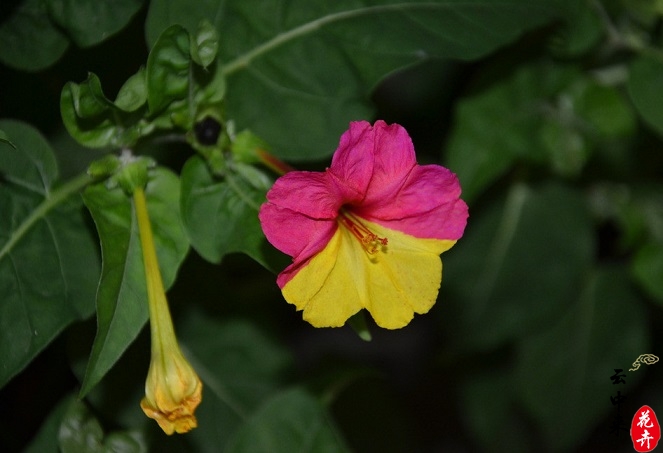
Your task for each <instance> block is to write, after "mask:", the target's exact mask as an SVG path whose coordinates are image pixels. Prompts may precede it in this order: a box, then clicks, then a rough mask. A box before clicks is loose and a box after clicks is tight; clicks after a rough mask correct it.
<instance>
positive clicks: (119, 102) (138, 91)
mask: <svg viewBox="0 0 663 453" xmlns="http://www.w3.org/2000/svg"><path fill="white" fill-rule="evenodd" d="M146 102H147V82H146V81H145V69H144V68H140V69H139V70H138V72H137V73H135V74H134V75H132V76H131V77H129V78H128V79H127V81H126V82H124V85H122V87H121V88H120V91H118V93H117V98H116V99H115V105H116V106H117V107H119V108H120V109H121V110H124V111H125V112H134V111H136V110H138V109H139V108H141V107H142V106H143V105H145V103H146Z"/></svg>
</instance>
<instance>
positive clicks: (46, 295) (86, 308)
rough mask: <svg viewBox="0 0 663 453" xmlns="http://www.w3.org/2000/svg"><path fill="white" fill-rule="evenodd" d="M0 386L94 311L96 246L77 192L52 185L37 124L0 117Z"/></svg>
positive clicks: (80, 183)
mask: <svg viewBox="0 0 663 453" xmlns="http://www.w3.org/2000/svg"><path fill="white" fill-rule="evenodd" d="M0 128H1V129H2V130H4V131H5V132H6V134H7V136H8V137H9V138H10V139H11V142H12V143H14V144H15V146H16V148H14V147H12V146H11V145H9V144H8V143H6V142H0V187H1V190H0V212H2V215H1V216H0V232H2V233H0V293H1V294H3V295H4V296H3V297H2V299H1V300H0V357H2V364H0V387H2V386H3V385H4V384H6V383H7V382H8V381H9V379H11V377H12V376H14V375H15V374H16V373H18V372H19V371H20V370H21V369H23V367H25V366H26V365H27V364H28V363H29V362H30V360H32V359H33V358H34V357H35V356H36V355H37V354H38V353H39V352H40V351H41V350H42V349H43V348H44V347H45V346H46V345H48V344H49V343H50V342H51V341H52V340H53V339H54V338H55V337H56V335H57V334H59V333H60V332H61V331H62V330H63V329H64V328H65V327H67V326H68V325H69V324H71V323H72V322H74V321H76V320H79V319H84V318H87V317H88V316H90V315H91V314H92V313H93V311H94V303H93V301H94V294H95V285H94V281H95V280H97V279H98V276H99V258H98V252H97V247H96V244H95V241H94V239H93V236H92V234H90V231H89V229H88V228H87V226H86V217H85V215H84V212H83V209H82V204H81V202H80V199H79V198H78V197H75V196H73V195H75V194H77V193H78V192H79V191H80V190H82V189H83V187H84V186H85V184H87V183H89V181H90V179H89V177H87V176H86V175H82V176H80V177H78V178H76V179H73V180H71V181H69V182H67V183H66V184H64V185H61V186H57V185H54V182H55V181H56V179H57V166H56V163H55V158H54V156H53V153H52V150H51V149H50V147H49V145H48V143H47V142H46V140H45V139H44V138H43V137H42V136H41V135H40V134H39V132H38V131H37V130H35V129H34V128H32V127H31V126H28V125H27V124H24V123H21V122H17V121H7V120H5V121H0Z"/></svg>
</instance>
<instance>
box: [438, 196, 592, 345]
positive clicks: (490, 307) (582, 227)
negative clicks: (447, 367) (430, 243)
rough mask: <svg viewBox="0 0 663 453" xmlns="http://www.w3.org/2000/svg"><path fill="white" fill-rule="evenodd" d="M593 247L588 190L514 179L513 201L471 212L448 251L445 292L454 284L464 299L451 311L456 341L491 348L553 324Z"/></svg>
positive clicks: (457, 296)
mask: <svg viewBox="0 0 663 453" xmlns="http://www.w3.org/2000/svg"><path fill="white" fill-rule="evenodd" d="M593 252H594V236H593V225H592V222H591V220H590V218H589V214H588V211H587V208H586V206H585V205H584V203H583V201H582V196H581V193H579V192H578V191H575V190H571V189H568V188H565V187H564V186H561V185H557V184H549V185H544V186H541V187H537V188H530V187H527V186H524V185H515V186H513V187H512V188H511V189H510V191H509V193H508V195H507V197H506V201H504V202H498V203H494V204H492V205H490V206H488V207H487V209H486V210H484V211H480V212H477V213H476V215H475V216H474V217H472V221H471V222H470V223H469V224H468V227H467V229H466V231H465V235H464V236H463V238H462V239H461V240H460V241H458V244H456V246H455V247H454V248H453V249H452V250H451V251H450V252H449V253H448V256H447V255H445V258H444V269H445V270H444V272H445V275H444V283H443V285H442V290H441V293H442V297H444V294H445V293H446V292H447V291H449V293H450V294H454V295H455V297H454V298H453V300H458V301H462V303H461V304H457V306H455V307H452V308H450V309H451V310H455V311H456V313H453V315H450V316H448V317H445V319H448V320H449V321H447V322H453V323H454V326H450V327H449V328H450V329H452V330H453V331H457V332H462V334H460V335H456V336H455V338H454V341H455V342H457V343H458V344H459V347H461V348H469V349H479V350H487V349H491V348H497V347H499V346H500V345H502V344H504V343H505V342H507V341H509V340H512V339H514V338H519V337H521V336H522V335H525V334H528V333H532V332H536V331H537V330H538V329H540V328H541V327H542V326H545V325H548V324H549V323H550V322H552V320H554V319H556V318H557V317H559V316H561V315H562V314H563V313H564V312H565V310H566V309H567V308H568V306H569V304H571V303H572V301H573V299H574V297H575V295H576V294H577V291H578V286H579V285H580V283H581V281H582V278H583V275H584V273H585V272H587V270H588V269H589V266H590V265H591V263H592V260H593ZM533 269H534V270H536V272H533V271H532V270H533ZM523 282H527V284H523ZM451 320H453V321H451Z"/></svg>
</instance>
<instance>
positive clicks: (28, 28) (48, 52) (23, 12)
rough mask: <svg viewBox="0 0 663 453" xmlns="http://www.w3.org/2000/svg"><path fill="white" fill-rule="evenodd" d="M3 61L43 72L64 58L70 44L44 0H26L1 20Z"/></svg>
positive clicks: (0, 34) (25, 69)
mask: <svg viewBox="0 0 663 453" xmlns="http://www.w3.org/2000/svg"><path fill="white" fill-rule="evenodd" d="M0 43H2V45H0V61H2V62H3V63H5V64H6V65H8V66H12V67H14V68H16V69H20V70H23V71H39V70H41V69H44V68H46V67H48V66H50V65H52V64H53V63H55V62H56V61H58V60H59V59H60V57H61V56H62V55H63V54H64V52H65V50H67V47H68V45H69V40H68V39H67V37H66V36H65V35H64V34H63V33H62V31H61V30H60V29H59V28H58V27H57V26H56V25H55V24H54V23H52V22H51V18H50V17H49V15H48V6H47V4H46V3H45V2H44V1H42V0H23V1H22V2H21V3H20V4H19V5H18V6H17V8H16V9H15V10H14V11H13V13H12V15H11V16H9V17H8V18H6V19H5V20H3V21H2V22H0Z"/></svg>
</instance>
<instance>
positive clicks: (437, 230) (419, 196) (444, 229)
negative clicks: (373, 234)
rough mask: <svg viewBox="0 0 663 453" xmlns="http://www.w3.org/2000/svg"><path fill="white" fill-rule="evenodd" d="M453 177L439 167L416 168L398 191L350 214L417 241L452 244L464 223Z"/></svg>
mask: <svg viewBox="0 0 663 453" xmlns="http://www.w3.org/2000/svg"><path fill="white" fill-rule="evenodd" d="M459 197H460V183H459V182H458V178H457V177H456V175H455V174H453V173H452V172H451V171H449V170H448V169H446V168H444V167H441V166H439V165H424V166H416V167H414V168H413V169H412V171H411V172H410V173H409V175H408V177H407V179H406V180H405V181H404V184H403V185H402V186H401V187H400V188H398V190H396V191H394V192H393V193H391V194H389V195H388V196H385V197H384V198H381V199H376V200H375V201H374V202H373V203H366V204H363V205H362V206H359V207H355V208H353V210H352V211H353V212H354V213H356V214H357V215H360V216H362V217H364V218H366V219H368V220H372V221H374V222H376V223H379V224H380V225H384V226H385V227H387V228H391V229H394V230H399V231H402V232H404V233H407V234H409V235H412V236H415V237H420V238H434V239H450V240H456V239H458V238H460V237H461V236H462V235H463V231H464V230H465V225H466V223H467V217H468V211H467V205H466V204H465V202H464V201H462V200H461V199H460V198H459Z"/></svg>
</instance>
